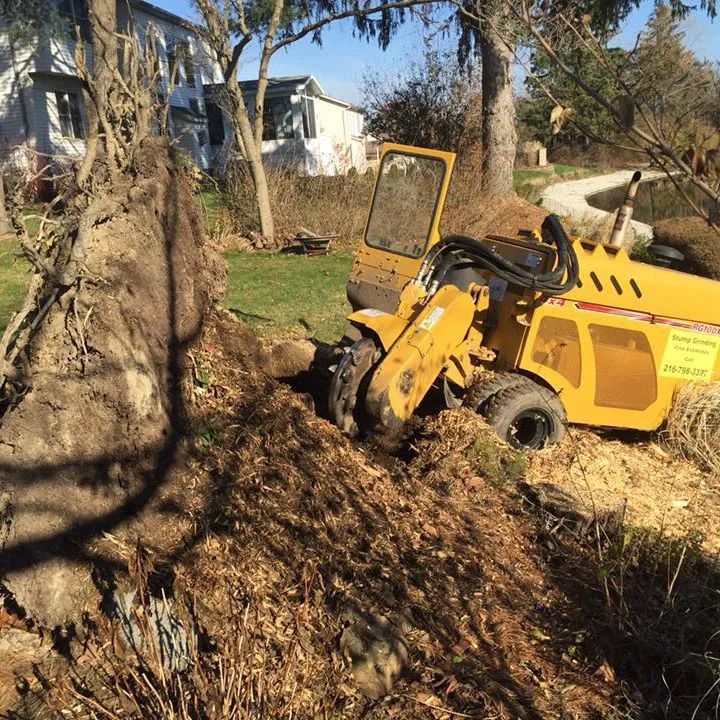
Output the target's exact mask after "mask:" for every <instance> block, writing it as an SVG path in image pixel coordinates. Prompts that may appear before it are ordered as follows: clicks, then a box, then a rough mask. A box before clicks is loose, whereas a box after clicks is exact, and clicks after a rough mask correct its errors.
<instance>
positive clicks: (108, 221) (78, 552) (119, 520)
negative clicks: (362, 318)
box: [0, 138, 224, 626]
mask: <svg viewBox="0 0 720 720" xmlns="http://www.w3.org/2000/svg"><path fill="white" fill-rule="evenodd" d="M140 150H141V154H142V158H143V159H142V160H141V162H139V163H138V164H137V165H136V167H135V174H134V176H131V175H130V174H122V175H119V176H117V177H116V178H115V179H114V180H113V181H112V182H111V183H109V184H108V187H107V192H105V193H103V194H101V195H99V196H97V197H95V198H94V199H93V200H91V202H90V203H89V205H88V206H87V207H86V209H84V211H83V212H82V214H81V215H80V220H79V227H78V233H79V234H82V243H83V255H84V260H83V263H82V266H83V276H84V277H85V279H84V280H83V281H82V283H81V284H77V285H76V286H74V287H73V288H68V289H66V290H64V291H63V292H62V293H61V294H60V295H59V296H58V299H57V301H56V302H55V303H54V305H53V307H52V309H51V310H50V312H49V314H48V315H47V317H46V319H45V321H44V322H43V323H42V324H41V325H40V327H39V329H38V330H37V332H36V333H35V335H34V336H33V338H32V340H31V342H30V344H29V346H28V348H27V350H26V351H25V353H24V355H23V359H22V362H19V363H16V365H18V367H17V368H16V378H15V379H16V381H20V382H21V383H22V385H23V387H24V388H25V390H24V393H23V394H22V395H21V396H20V397H18V398H16V399H15V401H14V403H13V405H11V407H10V409H8V410H7V411H6V413H5V415H4V416H3V417H2V421H1V424H0V548H1V549H2V552H1V553H0V577H1V578H2V583H3V584H4V585H5V586H6V588H7V589H8V590H9V591H10V592H11V593H13V594H14V596H15V598H16V600H17V602H18V603H19V604H20V605H21V606H22V607H24V608H25V609H26V611H27V612H28V613H29V614H30V615H31V617H33V618H35V619H36V620H37V621H38V622H40V623H41V624H43V625H46V626H54V625H57V624H60V623H63V622H66V621H67V620H70V619H73V618H76V617H77V616H78V614H79V613H80V611H81V610H82V609H83V607H84V606H87V603H88V602H93V600H92V597H93V595H94V589H93V578H94V577H97V569H98V568H100V569H102V568H108V567H111V566H112V559H111V558H110V557H108V556H106V555H105V554H103V552H101V551H99V550H98V549H97V548H96V547H95V546H94V541H95V540H96V539H97V538H98V537H99V536H101V535H102V533H112V534H114V535H119V536H124V535H125V536H127V534H128V533H130V534H133V533H141V532H143V530H142V527H143V524H146V523H148V522H151V523H157V522H162V517H161V515H158V514H157V513H158V510H157V507H156V506H154V504H153V501H154V499H155V498H156V497H157V496H158V493H160V492H161V490H162V488H163V485H164V483H165V482H166V480H167V477H168V473H169V471H170V470H171V468H172V466H173V463H174V462H175V459H176V456H177V453H178V442H179V438H180V436H181V432H182V423H183V408H182V397H181V393H180V383H181V379H182V376H183V371H184V357H185V350H186V348H187V347H188V345H189V344H190V343H192V342H193V340H194V338H195V337H196V336H197V334H198V332H199V330H200V327H201V324H202V321H203V317H204V314H205V312H206V310H207V309H208V308H209V307H210V306H211V304H212V303H213V302H214V301H215V300H216V299H217V297H218V296H219V294H220V292H221V286H220V285H219V284H218V283H217V282H216V280H217V278H222V277H224V273H223V270H222V268H221V267H220V265H219V262H220V261H219V259H218V258H217V257H216V256H214V255H212V254H210V252H209V251H208V250H207V249H206V248H205V246H204V245H203V240H202V238H203V230H202V225H201V218H200V216H199V212H198V209H197V205H196V202H195V199H194V197H193V195H192V193H191V191H190V186H189V183H188V180H187V178H186V177H185V176H184V175H183V174H181V173H180V172H179V171H177V170H176V169H175V167H174V166H173V163H172V161H171V159H170V153H169V148H168V144H167V142H166V141H165V140H164V139H161V138H151V139H148V140H146V141H145V143H144V145H143V147H142V148H140ZM99 166H100V163H97V164H96V166H95V169H94V173H93V174H94V175H97V173H98V172H99ZM76 242H77V240H76ZM153 513H154V514H155V515H154V517H150V515H152V514H153ZM93 569H94V571H95V575H94V574H93Z"/></svg>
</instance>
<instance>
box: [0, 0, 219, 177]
mask: <svg viewBox="0 0 720 720" xmlns="http://www.w3.org/2000/svg"><path fill="white" fill-rule="evenodd" d="M129 20H130V18H129V16H128V11H127V5H126V4H125V2H124V1H121V2H118V25H119V27H120V28H122V29H125V28H127V27H128V25H129ZM0 22H1V21H0ZM132 23H133V24H134V27H135V29H136V31H137V32H138V36H139V38H140V40H141V42H143V41H144V39H145V36H146V33H147V32H148V29H149V28H150V27H153V28H154V29H155V30H156V32H157V34H158V45H159V48H158V49H159V53H160V64H161V67H162V75H163V89H164V90H165V92H167V90H168V81H169V75H170V70H169V66H168V58H167V49H168V47H169V46H170V45H171V44H174V43H177V42H179V41H186V42H187V43H188V44H189V46H190V48H191V53H192V56H193V59H194V65H195V73H196V77H195V87H192V86H190V85H188V83H187V78H186V77H185V66H184V63H182V62H180V63H179V73H178V84H177V86H176V87H175V89H174V90H173V93H172V95H171V97H170V105H171V107H178V108H184V109H185V110H186V111H187V113H186V114H185V115H186V116H187V117H190V113H192V112H193V109H192V107H191V101H197V104H198V105H197V109H198V110H199V113H200V115H199V116H197V117H195V118H194V119H193V121H192V122H191V123H189V124H188V125H187V126H185V125H184V126H183V127H182V128H179V129H178V132H179V134H180V137H178V138H176V142H177V143H178V145H179V146H180V147H182V148H183V149H185V150H186V151H187V152H189V153H190V154H191V155H192V156H193V159H194V160H195V162H196V163H197V164H198V165H199V166H200V167H202V168H204V169H207V168H209V167H210V165H211V162H212V153H211V148H210V146H209V143H206V144H205V145H204V146H201V145H200V142H199V138H198V133H199V132H201V131H202V132H204V133H205V136H206V137H207V130H208V127H207V119H206V118H205V117H204V112H205V106H204V91H203V86H204V85H205V84H209V83H213V82H219V81H220V80H221V78H220V72H219V69H218V68H217V66H216V64H215V63H214V62H213V61H212V59H211V57H210V54H209V50H208V48H207V47H206V46H205V44H204V43H203V42H202V40H201V39H200V38H199V37H198V36H197V35H195V34H194V33H193V32H192V30H191V29H190V28H189V27H184V26H182V25H180V24H178V23H172V22H170V21H169V20H168V19H166V18H164V17H157V16H155V15H153V14H152V13H151V12H147V11H145V10H141V9H137V8H133V9H132ZM88 63H89V65H90V67H91V66H92V53H91V52H89V54H88ZM16 68H17V72H18V74H19V75H20V84H21V85H22V88H18V82H17V80H16ZM57 91H64V92H81V85H80V81H79V79H78V78H77V68H76V65H75V41H74V40H72V39H71V38H67V39H63V38H59V39H53V40H52V41H50V43H49V45H48V47H45V48H42V47H40V48H36V47H32V46H26V47H24V48H17V49H16V52H15V66H13V62H12V52H11V48H10V42H9V36H8V33H7V30H6V29H5V28H4V27H3V25H2V24H0V143H2V144H4V145H5V146H6V147H11V146H16V145H19V144H21V143H24V142H25V141H26V140H27V141H28V142H29V144H30V145H31V146H34V147H35V148H36V149H37V150H38V151H40V152H43V153H48V154H52V155H70V156H79V155H82V154H83V153H84V152H85V141H84V140H77V139H74V138H64V137H63V136H62V132H61V130H60V121H59V117H58V111H57V101H56V98H55V92H57ZM21 93H22V97H23V98H24V99H25V106H26V108H27V109H28V116H29V117H28V120H29V124H30V126H31V127H30V128H29V129H30V133H29V136H28V137H27V138H26V137H25V131H24V122H23V115H22V103H21ZM81 106H82V102H81ZM82 113H83V124H84V128H85V131H86V132H87V117H86V115H85V110H84V108H82ZM170 130H171V133H172V132H173V131H174V130H175V128H174V127H173V125H172V122H171V125H170Z"/></svg>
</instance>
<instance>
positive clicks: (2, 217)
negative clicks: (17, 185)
mask: <svg viewBox="0 0 720 720" xmlns="http://www.w3.org/2000/svg"><path fill="white" fill-rule="evenodd" d="M8 232H10V223H9V222H8V216H7V209H6V207H5V186H4V185H3V178H2V174H0V237H2V236H3V235H6V234H7V233H8Z"/></svg>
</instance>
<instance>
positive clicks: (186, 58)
mask: <svg viewBox="0 0 720 720" xmlns="http://www.w3.org/2000/svg"><path fill="white" fill-rule="evenodd" d="M180 47H181V49H182V57H183V66H184V68H185V82H187V85H188V87H195V59H194V58H193V56H192V51H191V50H190V43H189V42H187V40H185V41H184V42H183V43H182V44H181V46H180Z"/></svg>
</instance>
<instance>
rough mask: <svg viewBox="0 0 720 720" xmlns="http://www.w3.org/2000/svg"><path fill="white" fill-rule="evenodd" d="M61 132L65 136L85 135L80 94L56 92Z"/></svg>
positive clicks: (80, 137)
mask: <svg viewBox="0 0 720 720" xmlns="http://www.w3.org/2000/svg"><path fill="white" fill-rule="evenodd" d="M55 101H56V102H57V109H58V118H59V119H60V132H61V133H62V136H63V137H66V138H76V139H82V138H84V137H85V130H84V128H83V121H82V113H81V112H80V96H79V95H78V93H74V92H56V93H55Z"/></svg>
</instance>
